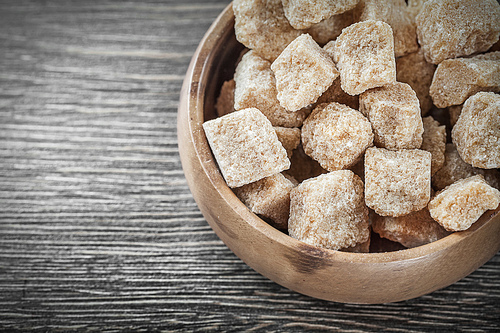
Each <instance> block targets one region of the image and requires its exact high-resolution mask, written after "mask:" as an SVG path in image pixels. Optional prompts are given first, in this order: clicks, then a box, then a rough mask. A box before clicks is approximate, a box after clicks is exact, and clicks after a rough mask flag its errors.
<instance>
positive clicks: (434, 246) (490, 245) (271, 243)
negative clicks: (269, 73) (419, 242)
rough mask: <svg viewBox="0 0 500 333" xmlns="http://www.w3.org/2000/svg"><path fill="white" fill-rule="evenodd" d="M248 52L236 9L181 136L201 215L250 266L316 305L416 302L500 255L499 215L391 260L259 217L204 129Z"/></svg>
mask: <svg viewBox="0 0 500 333" xmlns="http://www.w3.org/2000/svg"><path fill="white" fill-rule="evenodd" d="M243 49H244V47H243V46H242V45H241V44H240V43H239V42H238V41H237V40H236V38H235V34H234V14H233V11H232V7H231V5H229V6H228V7H227V8H226V9H225V10H224V11H223V12H222V13H221V14H220V16H219V17H218V18H217V19H216V20H215V21H214V23H213V24H212V26H211V27H210V29H209V30H208V31H207V33H206V34H205V36H204V38H203V40H202V41H201V43H200V45H199V47H198V49H197V50H196V53H195V54H194V56H193V58H192V61H191V64H190V66H189V69H188V71H187V74H186V78H185V80H184V84H183V87H182V91H181V100H180V105H179V110H178V119H177V130H178V134H177V135H178V142H179V152H180V157H181V162H182V167H183V169H184V173H185V176H186V179H187V182H188V185H189V188H190V190H191V192H192V194H193V197H194V199H195V201H196V202H197V204H198V206H199V208H200V210H201V212H202V213H203V215H204V217H205V219H206V220H207V221H208V223H209V224H210V226H211V227H212V229H213V230H214V231H215V233H216V234H217V235H218V236H219V238H220V239H221V240H222V241H223V242H224V243H225V244H226V245H227V246H228V247H229V248H230V249H231V250H232V251H233V252H234V253H235V254H236V255H237V256H238V257H239V258H241V259H242V260H243V261H244V262H245V263H246V264H247V265H249V266H250V267H252V268H253V269H254V270H256V271H257V272H259V273H260V274H262V275H264V276H266V277H267V278H269V279H271V280H273V281H275V282H276V283H278V284H280V285H282V286H284V287H286V288H289V289H291V290H294V291H296V292H299V293H302V294H305V295H309V296H312V297H315V298H319V299H324V300H330V301H336V302H344V303H365V304H369V303H386V302H395V301H401V300H407V299H411V298H415V297H418V296H421V295H424V294H427V293H430V292H432V291H435V290H438V289H441V288H444V287H446V286H448V285H450V284H452V283H454V282H456V281H458V280H460V279H461V278H463V277H465V276H467V275H468V274H470V273H471V272H473V271H474V270H476V269H477V268H478V267H480V266H481V265H483V264H484V263H485V262H486V261H488V260H489V259H490V258H491V257H493V256H494V255H495V254H496V253H497V251H498V250H499V249H500V214H499V213H500V209H497V210H495V211H488V212H486V213H485V214H484V215H483V216H482V217H481V218H480V219H479V220H478V221H477V222H476V223H475V224H473V226H472V227H471V228H470V229H469V230H467V231H462V232H456V233H453V234H451V235H449V236H447V237H444V238H442V239H440V240H438V241H436V242H433V243H430V244H427V245H423V246H419V247H416V248H412V249H406V250H399V251H393V252H384V253H350V252H340V251H333V250H327V249H321V248H317V247H315V246H311V245H308V244H305V243H303V242H301V241H298V240H295V239H293V238H291V237H289V236H288V235H286V234H285V233H283V232H281V231H279V230H277V229H275V228H273V227H271V226H270V225H269V224H267V223H266V222H264V221H263V220H262V219H260V218H259V217H258V216H256V215H255V214H253V213H252V212H251V211H250V210H249V209H248V208H247V207H246V206H245V205H244V204H243V203H242V202H241V201H240V200H239V199H238V198H237V197H236V195H235V194H234V193H233V192H232V190H231V189H230V188H229V187H228V186H227V185H226V183H225V181H224V179H223V177H222V175H221V173H220V171H219V169H218V167H217V164H216V161H215V159H214V157H213V155H212V153H211V150H210V147H209V145H208V142H207V140H206V138H205V134H204V131H203V128H202V124H203V122H204V121H206V120H209V119H213V118H215V110H214V104H215V100H216V97H217V95H218V93H219V90H220V87H221V86H222V83H223V82H224V81H226V80H229V79H231V78H232V77H233V74H234V70H235V67H236V62H237V59H238V58H239V56H240V53H241V51H243Z"/></svg>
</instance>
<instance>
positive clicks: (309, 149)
mask: <svg viewBox="0 0 500 333" xmlns="http://www.w3.org/2000/svg"><path fill="white" fill-rule="evenodd" d="M372 144H373V133H372V127H371V125H370V122H369V121H368V119H366V118H365V117H364V116H363V115H362V114H361V113H360V112H359V111H356V110H354V109H351V108H350V107H348V106H345V105H343V104H339V103H330V104H320V105H318V106H317V107H316V108H315V109H314V110H313V112H312V113H311V115H310V116H309V117H307V119H306V120H305V121H304V125H303V126H302V145H303V147H304V151H305V152H306V154H307V155H309V156H311V157H312V158H313V159H314V160H316V161H318V162H319V164H320V165H321V166H322V167H323V168H325V169H326V170H328V171H334V170H340V169H345V168H348V167H350V166H352V165H354V164H355V163H356V162H357V161H358V160H359V159H360V158H361V157H362V156H363V153H364V152H365V150H366V148H368V147H370V146H371V145H372Z"/></svg>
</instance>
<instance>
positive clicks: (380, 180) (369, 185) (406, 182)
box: [365, 147, 431, 217]
mask: <svg viewBox="0 0 500 333" xmlns="http://www.w3.org/2000/svg"><path fill="white" fill-rule="evenodd" d="M430 194H431V153H429V152H427V151H423V150H419V149H403V150H397V151H393V150H387V149H384V148H375V147H372V148H368V149H367V150H366V153H365V201H366V205H367V206H368V207H370V208H371V209H373V210H374V211H375V212H376V213H377V214H379V215H382V216H395V217H397V216H403V215H406V214H409V213H411V212H414V211H417V210H420V209H422V208H424V207H425V206H426V205H427V203H428V202H429V199H430Z"/></svg>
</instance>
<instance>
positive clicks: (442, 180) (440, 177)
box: [432, 143, 500, 191]
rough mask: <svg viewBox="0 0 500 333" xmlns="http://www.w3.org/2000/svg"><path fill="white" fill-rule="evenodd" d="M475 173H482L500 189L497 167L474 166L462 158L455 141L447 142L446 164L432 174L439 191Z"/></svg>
mask: <svg viewBox="0 0 500 333" xmlns="http://www.w3.org/2000/svg"><path fill="white" fill-rule="evenodd" d="M475 175H482V176H483V177H484V179H485V180H486V182H487V183H488V184H489V185H491V186H493V187H494V188H496V189H500V172H499V171H498V170H497V169H490V170H486V169H480V168H474V167H473V166H472V165H470V164H468V163H465V162H464V161H463V160H462V158H461V157H460V155H459V154H458V151H457V148H456V147H455V145H454V144H453V143H447V144H446V150H445V153H444V164H443V166H442V167H441V168H440V169H439V170H438V171H437V172H436V173H435V174H434V175H433V176H432V187H433V188H434V189H435V190H436V191H439V190H442V189H444V188H445V187H446V186H449V185H451V184H453V183H454V182H456V181H458V180H460V179H464V178H469V177H471V176H475Z"/></svg>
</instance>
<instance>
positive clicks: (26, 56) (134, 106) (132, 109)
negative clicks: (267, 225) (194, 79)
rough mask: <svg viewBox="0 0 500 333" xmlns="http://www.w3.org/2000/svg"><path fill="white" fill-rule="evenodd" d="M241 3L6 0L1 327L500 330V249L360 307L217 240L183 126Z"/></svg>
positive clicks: (0, 122)
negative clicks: (315, 295)
mask: <svg viewBox="0 0 500 333" xmlns="http://www.w3.org/2000/svg"><path fill="white" fill-rule="evenodd" d="M228 3H229V1H228V0H210V1H201V0H198V1H195V0H183V1H180V0H176V1H174V0H172V1H168V0H167V1H153V0H150V1H135V0H133V1H127V2H122V1H16V0H11V1H2V2H1V3H0V328H2V330H3V331H15V330H19V331H23V332H24V331H38V332H63V331H93V332H117V331H154V330H161V329H163V330H165V331H179V330H186V331H233V332H240V331H244V330H257V331H263V332H264V331H297V332H302V331H305V330H323V329H329V330H330V329H331V330H334V329H343V330H349V331H380V330H382V329H387V330H389V331H405V332H407V331H443V330H445V331H446V330H447V331H452V330H465V331H476V330H479V331H481V330H491V331H493V330H500V254H497V255H496V256H495V257H494V258H492V259H491V260H490V261H489V262H488V263H487V264H485V265H484V266H482V267H481V268H479V269H478V270H477V271H476V272H474V273H473V274H471V275H470V276H468V277H466V278H464V279H462V280H461V281H459V282H457V283H455V284H453V285H451V286H449V287H448V288H445V289H443V290H439V291H436V292H434V293H432V294H430V295H426V296H423V297H420V298H417V299H413V300H409V301H406V302H399V303H393V304H384V305H352V304H338V303H331V302H326V301H321V300H316V299H312V298H309V297H306V296H303V295H299V294H297V293H295V292H292V291H290V290H287V289H285V288H283V287H281V286H279V285H277V284H275V283H274V282H272V281H270V280H268V279H266V278H264V277H262V276H261V275H259V274H258V273H256V272H255V271H253V270H252V269H251V268H249V267H248V266H246V265H245V264H244V263H243V262H242V261H241V260H240V259H238V258H237V257H236V256H235V255H234V254H233V253H232V252H231V251H230V250H229V249H228V248H226V246H225V245H224V244H223V243H222V242H221V241H220V240H219V239H218V238H217V236H216V235H215V234H214V232H213V231H212V230H211V229H210V227H209V226H208V224H207V223H206V221H205V219H204V218H203V216H202V215H201V214H200V212H199V210H198V208H197V206H196V203H195V202H194V200H193V199H192V196H191V194H190V191H189V188H188V187H187V184H186V181H185V179H184V175H183V172H182V168H181V163H180V159H179V154H178V147H177V136H176V117H177V106H178V100H179V92H180V88H181V84H182V80H183V78H184V74H185V72H186V69H187V66H188V64H189V61H190V58H191V56H192V54H193V53H194V51H195V49H196V46H197V44H198V43H199V41H200V39H201V38H202V36H203V34H204V33H205V31H206V30H207V28H208V27H209V25H210V24H211V22H212V21H213V20H214V19H215V17H216V16H217V15H218V14H219V13H220V12H221V11H222V9H223V8H224V7H225V6H226V5H227V4H228ZM333 283H334V282H333ZM373 287H374V288H376V287H377V286H373Z"/></svg>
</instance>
